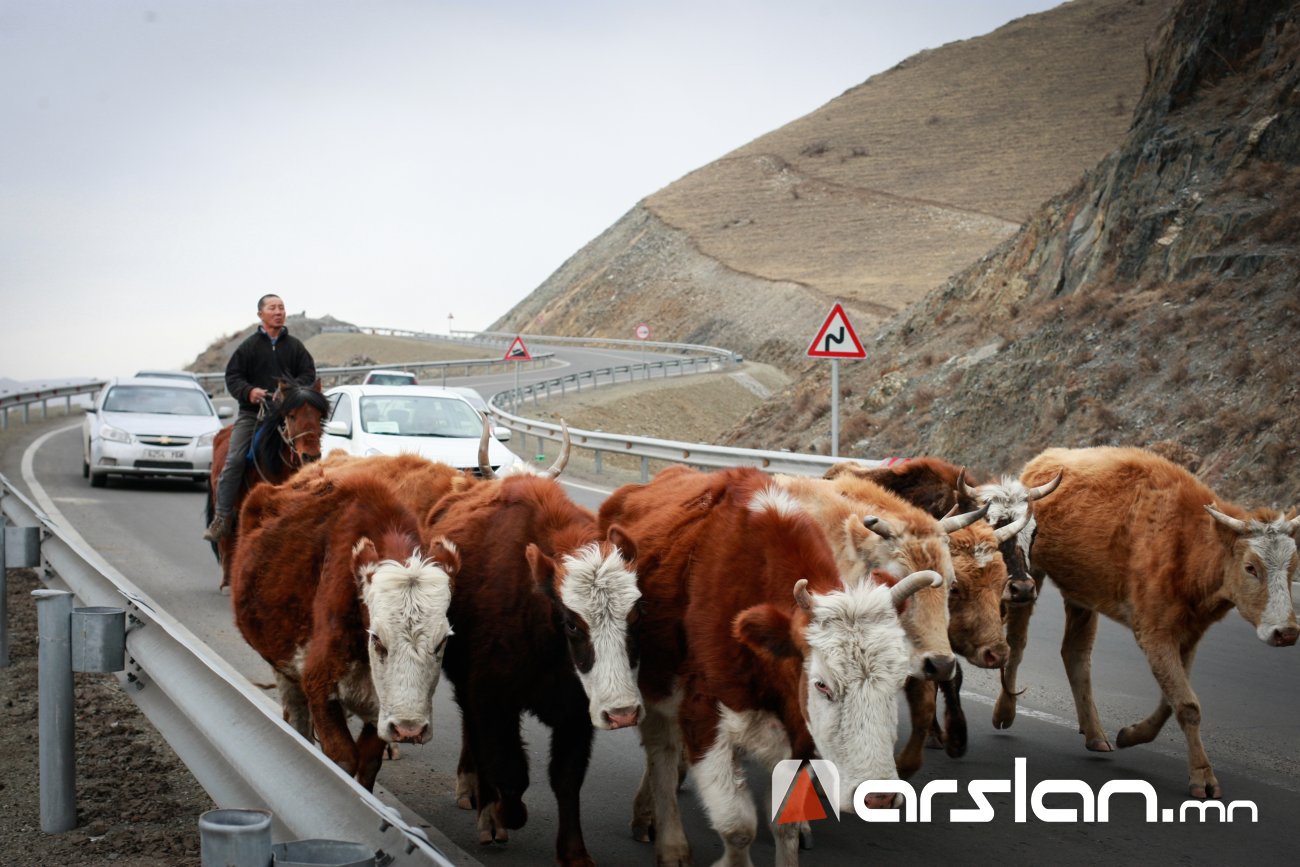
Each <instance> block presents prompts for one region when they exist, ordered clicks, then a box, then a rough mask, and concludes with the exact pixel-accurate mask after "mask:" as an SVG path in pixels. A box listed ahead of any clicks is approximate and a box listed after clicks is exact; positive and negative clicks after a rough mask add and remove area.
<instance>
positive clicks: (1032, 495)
mask: <svg viewBox="0 0 1300 867" xmlns="http://www.w3.org/2000/svg"><path fill="white" fill-rule="evenodd" d="M1063 478H1065V470H1060V471H1058V472H1057V474H1056V478H1054V479H1052V480H1051V481H1050V482H1044V483H1043V484H1041V485H1039V486H1038V487H1036V488H1030V489H1029V491H1028V497H1029V499H1031V500H1040V499H1042V498H1043V497H1046V496H1047V495H1048V494H1050V493H1051V492H1052V491H1055V490H1056V486H1057V485H1059V484H1060V483H1061V479H1063Z"/></svg>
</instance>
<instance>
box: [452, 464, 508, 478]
mask: <svg viewBox="0 0 1300 867" xmlns="http://www.w3.org/2000/svg"><path fill="white" fill-rule="evenodd" d="M500 469H501V466H500V465H499V464H498V465H497V466H495V467H493V468H492V474H493V475H496V473H497V471H498V470H500ZM462 472H466V473H469V474H470V475H472V476H474V478H476V479H481V478H483V471H482V470H480V469H479V468H478V467H464V468H463V469H462Z"/></svg>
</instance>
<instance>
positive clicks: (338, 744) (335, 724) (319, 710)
mask: <svg viewBox="0 0 1300 867" xmlns="http://www.w3.org/2000/svg"><path fill="white" fill-rule="evenodd" d="M310 703H311V718H312V722H313V723H315V727H316V737H317V738H318V739H319V740H320V748H321V752H323V753H325V755H327V756H329V757H330V759H332V760H333V761H334V763H335V764H337V765H338V766H339V767H340V768H342V769H343V770H344V771H346V772H347V773H348V776H356V774H357V744H356V741H354V740H352V732H350V731H348V718H347V713H346V712H344V710H343V705H342V704H340V703H339V702H338V701H337V700H331V699H325V700H317V699H314V698H313V699H311V702H310Z"/></svg>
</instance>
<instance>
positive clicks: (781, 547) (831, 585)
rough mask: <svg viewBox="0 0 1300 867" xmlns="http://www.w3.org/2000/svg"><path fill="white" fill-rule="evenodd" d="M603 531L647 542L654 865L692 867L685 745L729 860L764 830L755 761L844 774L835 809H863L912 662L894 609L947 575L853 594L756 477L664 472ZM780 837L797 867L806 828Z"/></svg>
mask: <svg viewBox="0 0 1300 867" xmlns="http://www.w3.org/2000/svg"><path fill="white" fill-rule="evenodd" d="M600 525H601V526H602V527H608V528H613V527H615V526H623V527H626V528H627V530H628V532H631V533H633V534H634V535H635V536H636V538H637V541H638V548H637V550H638V560H637V572H638V575H639V576H640V579H641V587H642V592H643V594H644V596H643V599H644V603H645V616H644V618H643V621H642V633H641V645H642V650H643V656H642V663H641V670H640V673H639V683H640V686H641V693H642V696H643V697H644V699H645V702H646V717H645V720H644V721H643V722H642V725H641V738H642V746H643V747H644V749H645V753H646V771H645V775H644V776H643V778H642V781H641V787H640V789H639V791H638V792H637V797H636V802H635V805H634V808H633V834H634V836H636V837H637V838H638V839H642V840H648V839H650V837H651V836H653V837H654V841H655V855H656V858H657V860H658V863H659V864H686V863H689V862H690V847H689V844H688V843H687V841H686V837H685V834H684V832H683V830H682V825H681V816H680V813H679V808H678V804H677V793H676V790H677V784H678V763H679V759H680V757H681V755H682V747H683V744H684V746H685V752H686V759H687V761H688V762H689V764H690V766H691V773H692V777H693V779H694V780H695V783H696V785H697V787H698V791H699V795H700V798H701V800H703V802H704V805H705V808H706V809H707V811H708V814H709V818H710V821H711V822H712V824H713V827H714V829H715V830H717V832H718V833H719V834H720V835H721V836H722V840H723V843H724V845H725V847H726V851H725V853H724V856H723V858H724V861H723V862H721V863H728V864H732V863H734V864H745V863H748V860H749V854H748V852H749V846H750V843H751V842H752V841H753V839H754V836H755V834H756V832H757V827H758V817H757V814H756V812H755V809H754V801H753V796H752V794H751V792H750V790H749V788H748V786H747V785H746V783H745V782H744V770H743V768H742V766H741V764H740V761H741V758H742V755H743V754H745V753H748V754H750V755H753V756H755V757H756V758H757V759H758V760H759V761H760V762H762V763H763V764H764V765H765V767H766V768H767V770H769V771H770V770H771V769H772V767H774V766H775V764H776V762H778V761H780V760H782V759H787V758H791V757H793V758H799V759H811V758H813V757H814V756H820V758H822V759H825V760H829V761H832V762H834V763H835V764H836V766H837V767H838V769H839V773H840V774H841V776H842V778H843V779H844V781H845V783H844V785H843V786H842V787H841V790H840V796H841V798H840V801H839V803H837V804H836V806H837V807H838V808H840V809H853V807H852V799H853V796H854V793H855V791H856V789H857V787H858V785H859V783H861V782H863V781H865V780H871V779H896V774H895V771H894V760H893V743H894V738H895V731H896V726H897V692H898V689H899V688H900V687H901V686H902V684H903V680H904V678H905V677H906V674H907V669H908V658H909V654H910V646H909V643H908V641H907V637H906V634H905V633H904V631H903V629H902V627H901V625H900V624H899V620H898V610H899V609H900V608H902V607H903V605H904V603H905V601H906V599H907V597H908V596H909V595H910V594H911V593H913V592H915V591H917V590H919V589H920V588H921V587H922V586H932V585H933V584H934V583H935V582H941V581H942V578H941V576H939V575H938V574H937V573H935V572H924V573H919V574H918V575H916V576H909V577H908V578H905V579H903V580H902V581H900V582H899V583H898V585H897V586H896V587H893V588H889V587H885V586H881V585H879V584H876V583H875V582H873V581H870V580H868V581H863V582H861V583H857V584H855V585H854V586H851V587H846V586H845V585H844V584H843V583H842V582H841V579H840V575H839V570H838V568H837V566H836V562H835V556H834V554H833V553H832V552H831V549H830V547H829V545H828V544H827V542H826V538H825V535H824V534H823V533H822V531H821V528H820V527H819V526H818V525H817V524H816V522H814V521H813V520H812V519H811V517H810V516H809V515H808V514H807V512H806V511H805V510H804V509H803V508H802V507H801V506H800V505H799V503H798V502H797V501H796V500H795V499H794V498H793V497H791V496H790V495H789V494H788V493H787V492H786V491H784V490H783V489H782V488H781V487H780V486H779V485H777V484H776V483H775V482H773V480H771V479H770V478H768V477H767V476H765V475H764V474H763V473H761V472H759V471H758V470H752V469H733V470H723V471H719V472H716V473H700V472H696V471H694V470H690V469H687V468H685V467H672V468H669V469H667V470H664V471H663V472H661V473H659V474H658V475H657V476H656V477H655V478H654V479H653V480H652V481H651V482H650V483H648V484H645V485H627V486H624V487H622V488H619V489H618V490H617V491H615V492H614V493H613V495H611V496H610V497H609V499H607V500H606V501H605V503H604V504H603V505H602V506H601V510H600ZM887 577H889V576H887ZM891 580H892V578H891ZM865 802H866V806H868V807H883V806H888V805H890V804H891V803H892V802H893V797H892V796H890V795H871V794H867V795H866V796H865ZM772 830H773V834H774V836H775V837H776V840H777V850H778V855H777V861H778V863H781V864H795V863H797V860H798V825H797V824H793V823H792V824H774V825H773V826H772Z"/></svg>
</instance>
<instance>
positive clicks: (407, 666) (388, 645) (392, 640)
mask: <svg viewBox="0 0 1300 867" xmlns="http://www.w3.org/2000/svg"><path fill="white" fill-rule="evenodd" d="M374 551H375V549H374V546H373V545H371V544H370V542H369V540H366V539H363V540H362V541H361V542H360V543H358V545H357V548H356V550H354V554H353V559H354V561H355V562H356V565H357V577H358V580H359V582H360V589H361V598H362V601H363V602H364V603H365V606H366V609H367V611H368V612H369V615H370V633H369V636H368V638H369V641H368V645H369V656H370V677H371V680H372V681H373V683H374V688H375V694H376V697H377V699H378V702H379V714H378V721H377V723H376V727H377V728H378V729H379V736H380V737H382V738H383V739H384V740H386V741H403V742H409V743H425V742H427V741H428V740H429V738H430V736H431V734H432V731H431V729H430V725H429V720H430V717H431V716H432V715H433V692H434V690H435V689H437V687H438V676H439V675H440V674H441V672H442V654H443V650H444V649H445V648H446V646H447V639H448V638H449V637H450V636H451V624H450V623H448V621H447V607H448V606H449V605H450V604H451V577H452V575H454V574H455V572H456V571H457V569H458V568H459V567H460V558H459V556H458V555H457V553H456V546H455V545H453V544H452V543H451V542H448V541H446V540H445V539H440V540H439V541H438V542H437V543H435V545H434V551H433V557H436V558H437V560H435V559H433V558H432V557H431V558H427V559H426V558H424V557H422V556H421V555H420V552H419V551H418V550H417V551H415V552H413V553H412V555H411V556H410V557H409V558H408V559H407V560H406V561H405V562H399V561H397V560H379V559H378V557H377V555H375V553H374Z"/></svg>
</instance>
